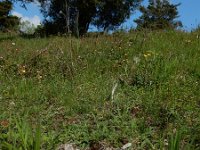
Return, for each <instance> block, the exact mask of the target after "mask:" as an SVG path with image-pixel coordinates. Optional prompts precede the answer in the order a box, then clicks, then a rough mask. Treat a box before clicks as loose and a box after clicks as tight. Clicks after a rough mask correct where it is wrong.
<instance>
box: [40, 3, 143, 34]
mask: <svg viewBox="0 0 200 150" xmlns="http://www.w3.org/2000/svg"><path fill="white" fill-rule="evenodd" d="M40 2H41V4H42V12H43V14H44V16H45V17H46V18H48V19H46V20H45V22H44V25H45V26H44V27H45V30H46V32H47V34H56V33H58V32H59V33H67V28H68V27H69V28H70V30H71V31H72V32H73V33H74V32H75V30H74V28H76V24H78V25H77V26H78V30H79V33H80V35H83V34H85V33H86V32H87V31H88V29H89V25H91V24H93V25H95V26H97V27H98V28H100V29H103V30H109V29H113V28H114V27H118V26H119V25H120V24H121V23H123V22H124V21H125V19H127V18H129V16H130V14H131V13H132V12H133V11H134V10H135V9H136V8H137V7H138V5H139V4H140V2H141V0H133V1H130V0H117V1H116V0H115V1H114V0H109V1H107V0H78V1H77V0H65V1H63V0H56V1H48V2H47V1H43V0H41V1H40ZM77 14H79V15H78V16H77ZM76 17H78V18H76ZM76 20H78V21H76ZM68 21H69V25H67V22H68Z"/></svg>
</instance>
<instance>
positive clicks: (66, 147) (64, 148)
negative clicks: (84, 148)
mask: <svg viewBox="0 0 200 150" xmlns="http://www.w3.org/2000/svg"><path fill="white" fill-rule="evenodd" d="M57 150H79V149H76V148H74V146H73V145H72V144H62V145H60V146H59V147H58V148H57Z"/></svg>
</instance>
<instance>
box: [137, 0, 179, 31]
mask: <svg viewBox="0 0 200 150" xmlns="http://www.w3.org/2000/svg"><path fill="white" fill-rule="evenodd" d="M179 5H180V4H170V2H169V1H168V0H149V5H148V7H147V8H146V7H144V6H141V7H140V11H141V12H142V16H140V17H139V19H136V20H135V22H136V23H137V28H138V29H142V28H148V29H153V30H154V29H167V28H170V29H175V28H177V27H181V26H182V23H181V22H180V21H176V20H175V19H176V18H178V17H179V16H178V10H177V7H178V6H179Z"/></svg>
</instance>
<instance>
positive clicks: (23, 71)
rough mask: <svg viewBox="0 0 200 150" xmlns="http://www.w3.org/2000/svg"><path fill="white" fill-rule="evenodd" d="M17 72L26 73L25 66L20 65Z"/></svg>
mask: <svg viewBox="0 0 200 150" xmlns="http://www.w3.org/2000/svg"><path fill="white" fill-rule="evenodd" d="M18 72H19V74H20V75H24V74H25V73H26V66H25V65H24V66H20V67H19V69H18Z"/></svg>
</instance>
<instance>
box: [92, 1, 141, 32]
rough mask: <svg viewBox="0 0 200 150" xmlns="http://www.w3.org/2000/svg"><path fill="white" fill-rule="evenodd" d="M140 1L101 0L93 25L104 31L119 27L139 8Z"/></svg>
mask: <svg viewBox="0 0 200 150" xmlns="http://www.w3.org/2000/svg"><path fill="white" fill-rule="evenodd" d="M140 2H141V0H102V1H101V2H100V5H99V6H98V8H97V14H96V17H95V19H94V21H93V23H94V25H96V26H97V27H98V28H101V29H103V30H104V31H106V30H109V29H113V28H115V27H118V26H120V24H121V23H123V22H124V21H125V19H127V18H129V17H130V15H131V14H132V13H133V11H134V10H135V9H136V8H137V7H138V6H139V4H140Z"/></svg>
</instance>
